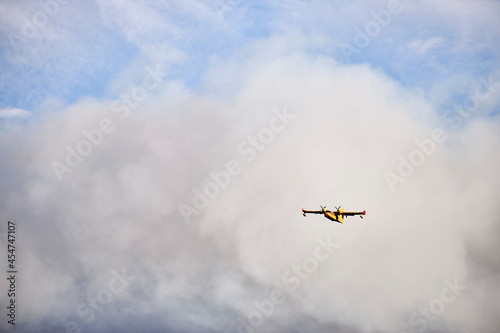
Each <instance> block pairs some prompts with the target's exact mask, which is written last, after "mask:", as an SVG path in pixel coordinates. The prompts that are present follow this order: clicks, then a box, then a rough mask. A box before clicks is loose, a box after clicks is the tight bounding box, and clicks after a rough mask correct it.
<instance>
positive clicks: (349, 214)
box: [342, 210, 366, 216]
mask: <svg viewBox="0 0 500 333" xmlns="http://www.w3.org/2000/svg"><path fill="white" fill-rule="evenodd" d="M342 215H344V216H354V215H366V210H364V211H362V212H342Z"/></svg>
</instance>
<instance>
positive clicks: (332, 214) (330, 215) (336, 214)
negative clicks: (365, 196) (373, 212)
mask: <svg viewBox="0 0 500 333" xmlns="http://www.w3.org/2000/svg"><path fill="white" fill-rule="evenodd" d="M320 207H321V210H305V209H302V215H304V216H306V214H323V215H324V216H325V217H326V218H327V219H329V220H332V221H335V222H339V223H344V217H345V216H355V215H359V217H361V218H363V215H366V210H364V211H362V212H344V209H343V208H342V207H340V206H339V207H335V208H336V209H337V210H336V211H331V210H327V209H326V206H325V207H323V206H320Z"/></svg>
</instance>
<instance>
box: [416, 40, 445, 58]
mask: <svg viewBox="0 0 500 333" xmlns="http://www.w3.org/2000/svg"><path fill="white" fill-rule="evenodd" d="M443 42H444V38H442V37H431V38H429V39H426V40H422V39H417V40H414V41H412V42H410V43H408V48H409V49H411V50H413V51H415V52H417V53H418V54H420V55H424V54H426V53H427V52H429V51H430V50H432V49H434V48H438V47H441V46H442V44H443Z"/></svg>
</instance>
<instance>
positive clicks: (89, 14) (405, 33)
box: [0, 1, 499, 112]
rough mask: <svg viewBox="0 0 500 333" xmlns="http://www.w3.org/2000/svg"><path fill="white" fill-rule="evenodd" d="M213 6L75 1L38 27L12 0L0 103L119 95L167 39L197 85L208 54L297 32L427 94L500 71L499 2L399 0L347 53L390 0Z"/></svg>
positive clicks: (321, 50)
mask: <svg viewBox="0 0 500 333" xmlns="http://www.w3.org/2000/svg"><path fill="white" fill-rule="evenodd" d="M42 3H43V2H42ZM49 3H50V2H49ZM216 3H217V5H214V4H215V3H214V4H211V3H203V2H196V1H195V2H193V3H190V2H187V3H184V2H178V3H176V4H174V3H170V4H162V3H160V4H154V3H150V4H148V2H144V3H143V4H144V14H146V13H148V11H153V12H154V17H151V16H142V17H141V16H140V14H139V13H137V14H138V15H137V16H135V14H136V13H133V11H134V6H133V5H127V6H124V8H123V9H118V7H119V5H112V4H111V3H110V4H107V5H103V4H101V3H99V2H97V3H93V2H90V3H86V4H81V3H76V2H73V1H69V2H68V3H67V4H60V5H58V8H57V7H54V8H56V9H49V12H50V13H51V14H52V12H51V11H54V13H53V14H52V15H51V16H47V17H48V19H47V22H46V23H44V22H42V23H39V25H40V27H36V26H34V25H33V23H34V22H35V19H36V18H37V16H35V19H34V18H33V15H36V14H37V13H40V11H42V13H43V8H42V7H41V5H39V4H38V3H37V2H36V1H24V2H10V1H6V2H4V4H3V5H2V6H3V12H4V13H5V14H6V15H8V17H9V19H8V20H4V21H3V23H2V26H3V28H2V40H1V43H2V44H1V45H2V47H1V49H2V52H1V64H2V78H3V79H2V84H1V91H2V100H1V105H0V107H1V108H2V109H6V108H22V109H27V110H29V111H34V112H36V110H37V108H39V106H40V104H41V103H42V102H43V101H44V100H46V99H47V98H57V99H58V100H60V101H61V102H62V103H64V104H65V105H68V104H70V103H73V102H75V101H78V100H79V99H81V98H85V97H88V96H92V97H96V98H113V97H115V96H113V93H110V92H109V85H110V82H112V81H113V80H115V79H116V78H117V77H118V76H119V75H120V73H121V72H123V71H124V70H125V69H127V68H130V67H131V66H134V64H135V63H138V62H141V61H147V60H146V59H147V58H148V57H149V55H148V52H154V51H153V49H151V48H150V49H145V48H144V47H145V46H146V45H150V46H151V47H153V48H156V47H158V46H159V44H162V45H166V47H167V48H168V49H169V50H172V51H173V52H178V53H179V54H180V55H181V56H180V58H181V59H177V60H176V61H174V60H173V59H165V60H164V61H165V62H167V63H169V65H171V67H172V78H173V79H178V80H181V81H183V82H184V83H185V84H186V86H187V87H188V88H189V89H192V90H196V89H197V88H198V85H199V84H200V80H201V78H202V76H203V73H204V72H205V71H206V70H207V68H208V66H209V60H210V59H211V58H214V57H215V58H219V59H226V58H228V57H230V56H231V55H233V54H234V53H235V52H237V51H238V50H239V49H241V48H242V47H243V46H244V45H249V44H251V43H252V42H254V41H258V40H265V39H266V38H268V37H270V36H273V35H285V36H291V35H294V34H298V35H300V36H301V37H302V39H305V40H306V42H305V43H304V45H301V46H299V47H302V48H303V50H304V51H306V52H309V53H310V54H312V55H314V54H321V55H326V56H329V57H331V58H332V59H335V60H336V61H338V62H340V63H344V64H369V65H370V66H372V67H374V68H380V69H381V70H382V71H383V72H384V73H385V74H386V75H388V76H390V77H392V78H393V79H394V80H396V81H397V82H400V83H401V84H403V85H405V86H410V87H417V88H421V89H423V90H424V91H425V92H430V91H431V90H432V88H433V87H435V86H436V85H439V84H441V83H442V82H443V81H445V80H450V79H453V77H463V78H470V79H471V80H472V79H473V78H474V77H477V76H480V75H485V74H488V73H491V72H494V71H495V70H497V65H498V56H499V50H498V46H497V45H498V43H497V42H496V41H497V38H498V34H497V33H496V30H497V29H494V20H495V17H496V16H495V15H494V14H493V13H494V12H495V10H498V8H497V5H498V4H497V3H496V2H494V1H482V2H481V3H482V5H481V6H471V5H469V4H468V3H467V2H466V1H460V2H457V3H455V4H453V5H452V3H451V2H449V1H448V2H447V1H443V2H441V4H440V5H437V4H434V5H430V4H427V3H426V2H425V1H424V2H417V1H401V2H399V4H398V5H396V6H395V8H397V13H396V14H390V17H389V18H388V22H389V23H388V25H387V26H385V27H384V26H381V25H380V24H379V28H380V31H379V32H378V33H377V34H376V36H375V37H372V38H369V39H370V42H369V45H368V46H366V47H363V48H360V49H359V53H355V54H353V55H352V56H351V57H345V56H344V54H343V52H342V50H341V48H340V45H341V44H342V43H347V44H350V45H352V46H356V45H355V41H354V37H356V34H357V33H356V30H355V29H360V31H363V32H364V31H365V28H366V24H368V23H369V22H370V21H372V22H373V21H374V20H375V16H376V15H379V13H380V12H381V11H385V12H387V6H388V3H389V2H388V1H374V2H370V3H369V4H367V3H366V2H363V1H356V2H343V1H336V2H324V1H292V2H280V1H274V2H263V1H254V2H241V1H226V2H224V1H220V3H219V2H216ZM138 6H139V5H138ZM47 8H52V7H47ZM377 13H378V14H377ZM481 15H484V16H481ZM40 17H43V16H40ZM440 17H451V19H449V20H448V19H439V18H440ZM480 17H481V19H479V18H480ZM25 20H28V22H31V24H32V27H35V29H36V30H35V33H33V36H29V37H30V38H25V37H23V31H24V34H25V35H26V34H27V32H30V31H31V30H29V28H26V26H27V25H28V26H29V25H30V23H26V22H27V21H25ZM39 20H41V19H39ZM32 21H33V22H32ZM37 22H38V21H37ZM471 22H474V24H472V23H471ZM145 23H147V24H145ZM138 27H139V28H138ZM23 28H24V29H25V30H23ZM26 29H28V30H26Z"/></svg>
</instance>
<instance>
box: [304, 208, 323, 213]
mask: <svg viewBox="0 0 500 333" xmlns="http://www.w3.org/2000/svg"><path fill="white" fill-rule="evenodd" d="M302 213H303V214H306V213H307V214H324V213H323V211H321V210H305V209H302Z"/></svg>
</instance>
